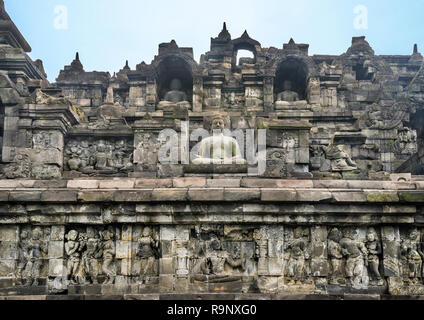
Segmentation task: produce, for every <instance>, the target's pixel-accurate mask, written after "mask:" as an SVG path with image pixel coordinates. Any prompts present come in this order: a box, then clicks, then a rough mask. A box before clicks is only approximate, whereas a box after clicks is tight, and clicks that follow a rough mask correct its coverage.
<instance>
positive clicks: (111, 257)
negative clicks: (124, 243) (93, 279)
mask: <svg viewBox="0 0 424 320" xmlns="http://www.w3.org/2000/svg"><path fill="white" fill-rule="evenodd" d="M102 235H103V242H102V250H103V264H102V271H103V274H104V275H105V276H106V280H105V284H113V283H114V282H115V277H116V265H115V256H116V246H115V239H114V233H113V231H112V230H110V229H108V230H105V231H103V232H102Z"/></svg>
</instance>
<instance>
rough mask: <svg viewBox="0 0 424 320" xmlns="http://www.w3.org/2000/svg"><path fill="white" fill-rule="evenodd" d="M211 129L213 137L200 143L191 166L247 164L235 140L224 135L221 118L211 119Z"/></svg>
mask: <svg viewBox="0 0 424 320" xmlns="http://www.w3.org/2000/svg"><path fill="white" fill-rule="evenodd" d="M211 129H212V134H213V135H212V136H211V137H208V138H205V139H203V140H202V141H201V143H200V148H199V151H198V154H197V155H196V158H195V159H194V160H193V164H195V165H201V164H247V161H246V160H245V159H243V156H242V154H241V150H240V146H239V144H238V142H237V140H236V139H234V138H232V137H229V136H225V135H224V132H223V130H224V129H225V121H224V119H223V118H222V117H221V116H217V117H215V118H213V119H212V123H211ZM217 131H218V132H220V133H219V134H216V132H217ZM214 133H215V134H214Z"/></svg>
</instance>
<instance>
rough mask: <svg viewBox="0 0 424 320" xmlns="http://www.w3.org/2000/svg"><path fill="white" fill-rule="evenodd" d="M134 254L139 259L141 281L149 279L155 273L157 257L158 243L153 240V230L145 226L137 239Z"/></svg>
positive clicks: (144, 281)
mask: <svg viewBox="0 0 424 320" xmlns="http://www.w3.org/2000/svg"><path fill="white" fill-rule="evenodd" d="M136 255H137V257H138V258H140V259H141V274H140V281H141V283H146V282H148V281H149V277H150V276H152V275H154V274H156V271H155V267H156V266H155V263H156V260H157V259H159V243H158V242H157V241H155V240H153V230H152V229H151V228H149V227H145V228H144V230H143V234H142V236H141V237H140V238H139V239H138V247H137V252H136Z"/></svg>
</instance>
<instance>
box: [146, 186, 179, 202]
mask: <svg viewBox="0 0 424 320" xmlns="http://www.w3.org/2000/svg"><path fill="white" fill-rule="evenodd" d="M186 200H187V189H154V190H153V191H152V201H186Z"/></svg>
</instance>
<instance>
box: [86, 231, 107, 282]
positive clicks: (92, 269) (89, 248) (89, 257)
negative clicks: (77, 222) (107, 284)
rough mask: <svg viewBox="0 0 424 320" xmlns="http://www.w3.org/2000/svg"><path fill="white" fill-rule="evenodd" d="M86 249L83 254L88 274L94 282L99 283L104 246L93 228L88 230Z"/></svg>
mask: <svg viewBox="0 0 424 320" xmlns="http://www.w3.org/2000/svg"><path fill="white" fill-rule="evenodd" d="M87 236H88V240H87V244H86V250H85V252H84V254H83V261H84V266H85V269H86V270H87V273H88V276H89V277H90V279H91V282H92V283H93V284H97V283H98V279H97V278H98V276H99V259H100V258H101V257H102V254H103V252H102V248H101V243H100V239H99V235H98V233H97V232H96V230H94V229H93V228H88V230H87Z"/></svg>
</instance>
